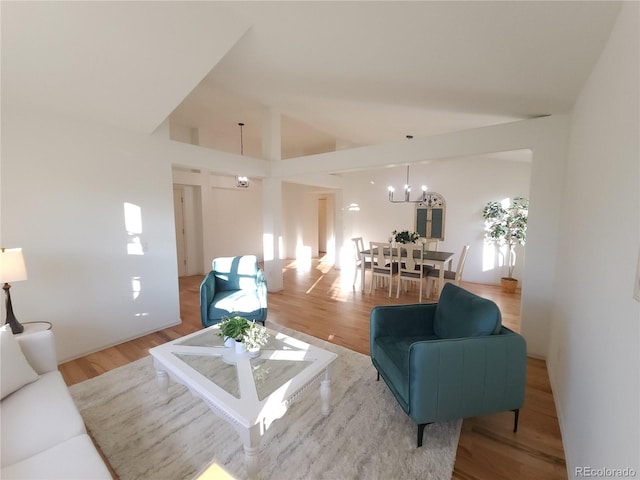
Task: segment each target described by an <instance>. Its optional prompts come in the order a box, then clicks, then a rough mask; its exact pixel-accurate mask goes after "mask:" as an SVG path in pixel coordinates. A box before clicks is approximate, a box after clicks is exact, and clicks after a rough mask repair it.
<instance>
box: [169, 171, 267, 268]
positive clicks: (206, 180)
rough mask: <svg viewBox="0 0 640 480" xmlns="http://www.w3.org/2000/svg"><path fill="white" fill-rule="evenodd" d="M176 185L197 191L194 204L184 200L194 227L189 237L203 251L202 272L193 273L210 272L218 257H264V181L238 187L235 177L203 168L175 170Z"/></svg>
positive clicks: (200, 265) (200, 254)
mask: <svg viewBox="0 0 640 480" xmlns="http://www.w3.org/2000/svg"><path fill="white" fill-rule="evenodd" d="M173 182H174V183H175V184H180V185H186V186H191V188H192V189H193V190H194V197H193V204H187V202H186V200H185V210H186V211H189V213H187V212H185V217H186V218H185V222H186V221H187V220H188V219H189V218H190V219H191V226H193V228H189V231H188V232H187V237H188V238H192V239H194V242H198V244H197V245H192V247H193V248H198V249H199V250H200V252H199V255H198V261H200V264H199V265H198V267H199V268H198V270H199V271H197V272H193V273H190V274H196V273H207V272H209V271H210V270H211V261H212V260H213V259H214V258H216V257H226V256H234V255H248V254H252V255H257V256H258V258H259V259H262V258H263V252H262V207H261V205H262V182H261V181H259V180H255V179H252V180H251V183H250V186H249V188H236V187H235V178H234V177H227V176H219V175H213V174H212V173H211V172H209V171H208V170H204V169H203V170H194V171H187V170H183V169H174V171H173ZM198 201H200V204H198V203H197V202H198ZM195 217H198V218H195ZM198 223H200V228H199V229H198V226H199V225H198Z"/></svg>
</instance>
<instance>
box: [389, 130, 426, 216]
mask: <svg viewBox="0 0 640 480" xmlns="http://www.w3.org/2000/svg"><path fill="white" fill-rule="evenodd" d="M412 138H413V135H407V139H409V140H411V139H412ZM388 190H389V201H390V202H391V203H425V202H426V201H427V186H426V185H422V194H421V195H420V197H418V198H417V199H416V200H411V185H409V165H407V183H405V184H404V199H403V200H394V199H393V193H394V192H395V191H396V189H395V188H393V187H392V186H389V189H388Z"/></svg>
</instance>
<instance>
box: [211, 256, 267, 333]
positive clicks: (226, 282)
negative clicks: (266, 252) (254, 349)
mask: <svg viewBox="0 0 640 480" xmlns="http://www.w3.org/2000/svg"><path fill="white" fill-rule="evenodd" d="M211 267H212V268H213V270H212V271H211V272H209V274H208V275H207V276H206V277H205V279H204V280H203V281H202V283H201V284H200V315H201V317H202V326H203V327H209V326H211V325H215V324H216V323H220V321H221V320H222V317H224V316H229V315H231V314H232V313H237V314H238V315H240V316H242V317H245V318H247V319H248V320H249V321H251V320H255V321H256V322H260V323H262V324H263V325H264V322H265V320H266V319H267V282H266V280H265V277H264V272H263V271H262V269H260V268H258V257H256V256H255V255H242V256H238V257H219V258H216V259H214V260H213V262H211Z"/></svg>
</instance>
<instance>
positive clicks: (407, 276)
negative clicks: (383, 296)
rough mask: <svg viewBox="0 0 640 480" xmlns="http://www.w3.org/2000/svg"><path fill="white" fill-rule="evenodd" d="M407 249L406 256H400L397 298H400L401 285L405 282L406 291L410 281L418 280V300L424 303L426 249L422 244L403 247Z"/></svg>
mask: <svg viewBox="0 0 640 480" xmlns="http://www.w3.org/2000/svg"><path fill="white" fill-rule="evenodd" d="M403 249H404V250H406V252H407V255H406V257H405V256H404V255H402V256H401V257H400V268H399V269H398V288H397V289H396V298H400V286H401V284H404V286H405V291H406V287H407V284H408V283H415V282H418V284H419V288H420V293H419V294H418V302H419V303H422V283H423V282H422V279H423V272H424V271H425V269H424V265H423V260H424V249H423V248H422V245H407V246H405V247H403Z"/></svg>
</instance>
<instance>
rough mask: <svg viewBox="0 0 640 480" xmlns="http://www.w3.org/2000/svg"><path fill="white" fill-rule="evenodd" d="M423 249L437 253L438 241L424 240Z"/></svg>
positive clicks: (433, 239)
mask: <svg viewBox="0 0 640 480" xmlns="http://www.w3.org/2000/svg"><path fill="white" fill-rule="evenodd" d="M424 249H425V250H431V251H434V252H437V251H438V239H437V238H426V239H425V240H424Z"/></svg>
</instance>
